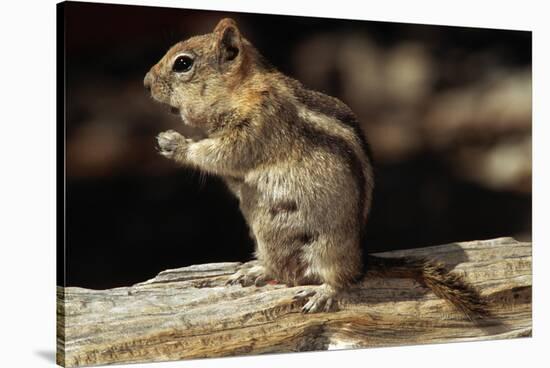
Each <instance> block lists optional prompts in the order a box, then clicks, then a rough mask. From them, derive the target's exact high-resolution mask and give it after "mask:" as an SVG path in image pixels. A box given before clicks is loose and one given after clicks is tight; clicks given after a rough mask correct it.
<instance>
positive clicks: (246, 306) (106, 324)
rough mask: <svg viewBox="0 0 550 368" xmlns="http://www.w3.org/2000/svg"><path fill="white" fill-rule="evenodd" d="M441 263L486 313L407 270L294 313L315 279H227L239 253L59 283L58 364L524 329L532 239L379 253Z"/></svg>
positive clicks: (483, 335)
mask: <svg viewBox="0 0 550 368" xmlns="http://www.w3.org/2000/svg"><path fill="white" fill-rule="evenodd" d="M379 255H380V256H385V257H396V256H414V257H428V258H431V259H434V260H440V261H442V262H444V263H445V264H446V265H447V266H448V268H449V269H452V270H453V272H458V273H460V274H462V275H463V276H464V277H465V279H466V280H467V281H468V282H470V283H472V284H473V285H475V287H477V288H478V289H479V290H480V293H481V295H482V296H483V297H485V298H487V300H488V301H489V302H490V304H491V308H492V309H491V310H492V314H493V317H492V318H489V319H484V320H478V321H470V320H468V319H467V318H466V317H465V316H464V315H462V314H461V313H460V312H459V311H457V310H456V309H454V308H453V307H452V305H450V304H449V303H447V302H446V301H444V300H441V299H439V298H437V297H436V296H435V295H434V294H433V293H431V292H430V291H429V290H427V289H425V288H424V287H422V286H420V285H419V284H417V283H416V282H415V281H413V280H409V279H380V278H368V279H366V280H364V281H362V282H361V283H360V284H359V285H357V287H355V288H354V289H353V290H350V291H349V292H348V293H346V295H344V297H343V299H342V300H341V302H340V305H339V311H337V312H331V313H319V314H302V313H301V312H300V307H301V304H302V303H303V302H297V301H292V297H293V295H294V294H295V293H296V292H297V291H299V290H303V289H310V288H314V286H300V287H292V288H289V287H286V286H284V285H267V286H264V287H254V286H253V287H246V288H243V287H241V286H225V282H226V280H227V279H228V277H229V276H230V275H232V274H233V273H234V272H235V271H236V269H237V267H238V266H239V263H215V264H204V265H196V266H190V267H183V268H179V269H173V270H166V271H163V272H161V273H160V274H159V275H158V276H156V277H155V278H154V279H151V280H149V281H145V282H142V283H140V284H136V285H133V286H129V287H121V288H115V289H109V290H88V289H82V288H77V287H68V288H62V287H58V291H57V296H58V309H57V313H58V336H57V342H58V344H57V347H58V352H57V353H58V355H57V360H58V363H59V364H61V365H64V366H67V367H73V366H80V365H96V364H109V363H122V362H144V361H162V360H176V359H186V358H202V357H219V356H230V355H241V354H261V353H272V352H293V351H310V350H326V349H341V348H352V347H357V348H360V347H376V346H393V345H406V344H426V343H439V342H452V341H477V340H490V339H504V338H514V337H524V336H531V244H530V243H525V242H518V241H516V240H514V239H511V238H499V239H494V240H486V241H471V242H462V243H453V244H447V245H441V246H435V247H426V248H421V249H412V250H404V251H394V252H387V253H380V254H379Z"/></svg>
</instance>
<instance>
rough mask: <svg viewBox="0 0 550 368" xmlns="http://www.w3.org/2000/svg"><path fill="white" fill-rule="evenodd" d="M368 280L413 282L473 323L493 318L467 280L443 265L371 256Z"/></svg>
mask: <svg viewBox="0 0 550 368" xmlns="http://www.w3.org/2000/svg"><path fill="white" fill-rule="evenodd" d="M366 275H367V276H385V277H396V278H412V279H415V280H416V281H418V282H419V283H420V284H422V285H423V286H425V287H428V288H429V289H431V290H432V291H433V292H434V294H435V295H437V296H438V297H440V298H442V299H444V300H447V301H448V302H450V303H451V304H452V305H454V306H455V307H456V308H457V309H459V310H460V311H461V312H462V313H464V314H465V315H466V316H467V317H468V318H469V319H470V320H474V319H475V318H486V317H489V315H490V314H489V308H488V305H487V302H486V301H485V300H484V299H483V298H482V297H481V296H480V295H479V292H478V291H477V290H476V289H475V288H474V287H473V286H472V285H470V284H468V283H467V282H466V281H465V280H464V278H463V277H462V276H461V275H459V274H456V273H453V272H449V271H447V270H446V269H445V267H444V266H443V264H442V263H440V262H433V261H429V260H426V259H423V258H408V257H403V258H385V257H376V256H372V255H367V257H366Z"/></svg>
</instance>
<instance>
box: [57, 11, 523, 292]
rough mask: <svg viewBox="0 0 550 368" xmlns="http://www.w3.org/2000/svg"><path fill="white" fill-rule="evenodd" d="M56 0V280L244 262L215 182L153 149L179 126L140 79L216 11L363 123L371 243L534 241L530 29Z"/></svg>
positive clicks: (235, 222) (213, 19)
mask: <svg viewBox="0 0 550 368" xmlns="http://www.w3.org/2000/svg"><path fill="white" fill-rule="evenodd" d="M62 7H64V13H65V14H64V17H63V16H62V15H61V16H60V17H59V18H58V21H59V22H60V31H59V32H60V35H61V36H63V33H62V32H63V28H64V30H65V39H64V45H65V55H64V58H63V55H62V54H61V55H60V59H58V61H59V62H60V63H62V62H63V61H65V67H66V68H65V74H64V76H65V86H64V87H65V92H66V95H65V111H64V112H65V121H66V133H65V135H66V145H65V150H66V162H65V164H66V248H65V249H66V253H65V254H64V253H63V248H60V249H59V250H58V256H59V257H58V266H59V267H58V284H60V285H61V284H65V285H67V286H82V287H89V288H98V289H99V288H109V287H115V286H122V285H129V284H132V283H136V282H140V281H144V280H146V279H148V278H151V277H153V276H154V275H156V274H157V273H158V272H159V271H161V270H164V269H167V268H176V267H182V266H186V265H190V264H197V263H205V262H220V261H244V260H247V259H250V257H251V253H252V244H251V241H250V240H249V238H248V230H247V228H246V225H245V223H244V221H243V219H242V217H241V215H240V213H239V211H238V203H237V201H236V200H235V199H234V198H232V197H231V196H230V195H229V193H228V192H227V190H226V189H225V187H224V185H223V183H221V181H220V180H218V179H217V178H215V177H212V176H206V175H204V174H200V173H198V172H194V171H191V170H187V169H182V168H179V167H177V166H176V165H175V164H174V163H172V162H170V161H168V160H166V159H164V158H162V157H161V156H160V155H158V154H157V153H156V150H155V136H156V134H158V132H160V131H163V130H167V129H176V130H178V131H180V132H184V133H185V132H186V128H185V127H183V126H181V123H180V122H179V121H178V120H177V117H174V116H173V115H170V114H169V113H168V112H167V110H166V109H165V108H163V107H162V106H159V105H158V104H156V103H154V102H153V101H152V100H151V99H150V98H149V97H148V95H147V93H146V92H145V90H144V89H143V84H142V81H143V77H144V75H145V73H146V72H147V71H148V70H149V68H150V67H151V66H152V65H153V64H155V63H156V62H157V61H158V60H159V59H160V58H161V57H162V56H163V54H164V53H165V52H166V50H167V49H168V48H169V47H170V46H171V45H172V44H174V43H175V42H177V41H178V40H181V39H185V38H188V37H190V36H192V35H195V34H202V33H207V32H210V31H211V30H212V29H213V28H214V26H215V25H216V23H217V22H218V21H219V20H220V19H221V18H223V17H227V16H229V17H232V18H234V19H235V20H236V21H237V22H238V24H239V27H240V29H241V32H242V33H243V34H244V36H245V37H246V38H248V39H249V40H250V41H251V42H252V43H253V44H254V45H255V46H256V47H257V48H258V49H259V50H260V52H262V53H263V54H264V55H265V56H266V57H267V59H269V60H270V61H271V62H272V63H273V64H274V65H275V66H276V67H277V68H279V70H281V71H282V72H284V73H286V74H288V75H290V76H293V77H295V78H297V79H299V80H301V81H302V82H303V83H304V84H305V85H306V86H308V87H311V88H313V89H317V90H321V91H323V92H325V93H327V94H330V95H333V96H337V97H339V98H340V99H342V100H343V101H344V102H346V103H347V104H348V105H349V106H350V107H351V108H352V109H353V110H354V111H355V112H356V114H357V115H358V117H359V119H360V120H361V122H362V125H363V129H364V131H365V132H366V135H367V137H368V139H369V141H370V144H371V146H372V149H373V153H374V158H375V162H376V189H375V194H374V204H373V209H372V212H371V216H370V219H369V223H368V225H367V239H366V244H365V246H366V247H367V251H368V252H374V251H381V250H391V249H403V248H414V247H420V246H428V245H435V244H440V243H448V242H454V241H463V240H464V241H465V240H474V239H485V238H493V237H498V236H513V237H516V238H518V239H525V240H528V239H530V237H531V33H530V32H523V31H506V30H487V29H473V28H460V27H445V26H424V25H412V24H401V23H382V22H371V21H352V20H332V19H319V18H311V17H290V16H274V15H259V14H243V13H227V12H212V11H198V10H184V9H168V8H154V7H141V6H122V5H104V4H86V3H70V2H69V3H65V4H64V5H62ZM98 25H99V26H98ZM58 46H59V47H60V50H61V51H62V50H63V42H60V44H58ZM60 65H62V64H60ZM59 76H61V75H59ZM59 88H60V91H63V84H62V83H61V84H60V87H59ZM61 101H63V100H61ZM59 118H60V125H59V128H58V129H60V133H61V134H62V133H63V132H62V130H61V129H62V126H63V125H62V123H63V121H62V119H63V114H62V113H60V114H59ZM59 142H60V144H62V139H61V140H60V141H59ZM60 159H62V155H61V156H60ZM61 167H62V163H61ZM60 184H61V182H60ZM60 211H62V209H60ZM59 239H60V242H61V241H62V240H63V239H62V234H61V235H60V237H59ZM60 244H61V245H62V243H60ZM63 255H64V256H65V260H63ZM64 261H65V264H63V262H64ZM63 266H65V267H64V268H63ZM64 272H65V274H63V273H64Z"/></svg>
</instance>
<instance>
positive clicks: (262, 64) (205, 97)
mask: <svg viewBox="0 0 550 368" xmlns="http://www.w3.org/2000/svg"><path fill="white" fill-rule="evenodd" d="M144 84H145V87H146V88H147V89H149V90H150V92H151V95H152V97H153V98H154V99H155V100H157V101H159V102H161V103H164V104H167V105H169V106H170V107H171V108H172V109H173V110H174V111H176V112H178V113H179V115H180V116H181V119H182V120H183V122H184V123H185V124H188V125H190V126H193V127H199V128H201V129H202V130H203V131H204V132H205V135H206V138H204V139H201V140H198V141H194V140H191V139H188V138H186V137H184V136H182V135H181V134H179V133H178V132H175V131H172V130H170V131H166V132H162V133H160V134H159V135H158V137H157V140H158V147H159V151H160V153H161V154H162V155H163V156H165V157H167V158H170V159H172V160H174V161H176V162H178V163H180V164H183V165H186V166H190V167H194V168H197V169H199V170H203V171H206V172H208V173H212V174H216V175H219V176H221V177H222V178H223V179H224V180H225V182H226V183H227V185H228V187H229V188H230V190H231V191H232V192H233V193H234V194H235V195H236V196H237V197H238V198H239V200H240V208H241V211H242V213H243V215H244V217H245V219H246V221H247V223H248V226H249V227H250V229H251V234H252V236H253V238H254V241H255V244H256V253H255V255H256V258H257V262H255V265H254V266H252V267H247V268H244V267H243V268H241V269H240V270H239V272H238V273H237V274H235V275H234V277H232V278H231V280H230V283H232V284H235V283H239V284H241V285H242V286H249V285H257V286H260V285H264V284H265V283H266V282H267V281H269V280H271V279H274V280H277V281H278V282H281V283H285V284H287V285H289V286H294V285H305V284H318V285H319V287H318V288H317V289H316V291H315V292H313V293H312V292H303V291H302V292H298V293H297V294H296V298H298V299H300V298H304V299H307V302H306V303H305V305H304V307H303V311H304V312H318V311H329V310H330V309H331V307H332V305H333V301H335V300H337V297H338V293H339V292H340V291H342V290H345V289H346V288H348V287H349V286H350V285H352V284H353V283H355V282H357V281H358V280H359V279H360V278H361V277H362V276H363V275H364V274H365V270H366V271H367V274H371V273H372V274H378V275H379V274H384V275H389V274H393V275H394V276H398V277H413V278H415V279H416V280H418V281H419V282H420V283H422V284H423V285H425V286H428V287H430V288H431V289H432V290H433V291H434V292H435V293H436V294H437V295H438V296H440V297H443V298H445V299H447V300H449V301H451V302H452V303H453V304H454V305H455V306H457V307H458V308H460V309H461V310H462V311H463V312H464V313H466V314H467V315H469V316H472V315H480V314H483V313H484V311H485V305H484V303H483V302H482V301H481V299H480V298H479V295H478V294H477V292H476V291H475V289H473V288H472V287H470V286H469V285H467V284H466V283H465V282H463V281H462V279H461V278H460V277H459V276H458V275H454V274H450V273H447V272H446V271H445V269H444V268H443V267H442V266H440V265H438V264H433V263H431V262H428V261H425V260H414V259H406V258H402V259H391V260H390V259H385V258H379V257H372V256H369V257H365V259H366V260H367V261H366V262H364V261H363V259H364V258H363V257H362V249H361V243H362V241H361V240H362V238H363V233H364V228H365V224H366V221H367V216H368V213H369V209H370V205H371V201H372V193H373V187H374V179H373V170H372V163H371V159H370V155H369V148H368V145H367V142H366V140H365V137H364V135H363V133H362V132H361V130H360V127H359V124H358V121H357V118H356V117H355V115H354V114H353V112H352V111H351V110H350V109H349V107H348V106H346V105H345V104H344V103H342V102H341V101H340V100H338V99H336V98H334V97H330V96H327V95H325V94H322V93H319V92H315V91H311V90H308V89H306V88H305V87H304V86H302V84H301V83H300V82H298V81H296V80H294V79H291V78H289V77H287V76H285V75H283V74H282V73H280V72H278V71H277V70H276V69H275V68H274V67H273V66H271V65H270V64H269V63H268V62H267V61H266V60H265V59H264V58H263V57H262V56H261V55H260V53H259V52H258V51H257V50H256V49H255V48H254V47H253V46H252V45H251V44H250V42H248V41H247V40H246V39H245V38H244V37H242V36H241V33H240V32H239V29H238V28H237V25H236V23H235V21H233V20H232V19H223V20H221V21H220V22H219V23H218V25H217V26H216V28H215V29H214V31H213V32H212V33H209V34H206V35H202V36H195V37H191V38H189V39H188V40H186V41H183V42H179V43H177V44H176V45H174V46H173V47H172V48H170V50H169V51H168V52H167V53H166V55H165V56H164V57H163V58H162V59H161V60H160V61H159V62H158V63H157V64H156V65H154V66H153V67H152V68H151V70H150V71H149V72H148V73H147V75H146V76H145V80H144Z"/></svg>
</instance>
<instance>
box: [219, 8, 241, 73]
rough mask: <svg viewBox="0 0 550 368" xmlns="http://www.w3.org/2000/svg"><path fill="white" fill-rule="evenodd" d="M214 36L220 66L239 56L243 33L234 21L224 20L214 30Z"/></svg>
mask: <svg viewBox="0 0 550 368" xmlns="http://www.w3.org/2000/svg"><path fill="white" fill-rule="evenodd" d="M214 34H215V35H216V43H217V44H216V48H217V53H218V61H219V63H220V64H224V63H226V62H229V61H232V60H234V59H235V58H237V56H239V53H240V52H241V49H242V40H241V33H240V32H239V29H238V28H237V23H235V21H234V20H233V19H231V18H225V19H222V20H221V21H220V22H219V23H218V25H217V26H216V28H214Z"/></svg>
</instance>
